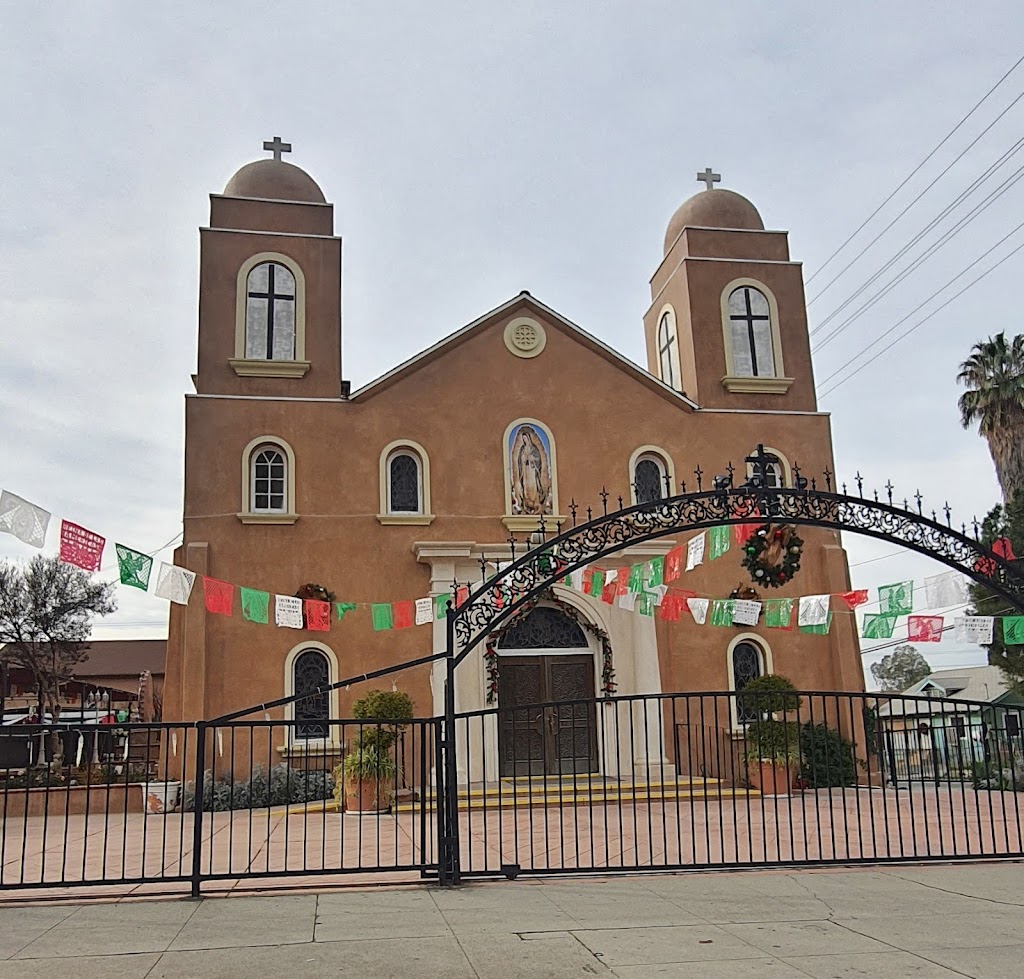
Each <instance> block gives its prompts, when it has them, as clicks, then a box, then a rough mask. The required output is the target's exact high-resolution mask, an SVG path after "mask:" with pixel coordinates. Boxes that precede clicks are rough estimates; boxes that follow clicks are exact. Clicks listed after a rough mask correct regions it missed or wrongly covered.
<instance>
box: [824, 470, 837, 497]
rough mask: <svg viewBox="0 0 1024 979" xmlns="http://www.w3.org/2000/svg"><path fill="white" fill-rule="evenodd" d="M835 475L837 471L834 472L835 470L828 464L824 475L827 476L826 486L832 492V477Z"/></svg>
mask: <svg viewBox="0 0 1024 979" xmlns="http://www.w3.org/2000/svg"><path fill="white" fill-rule="evenodd" d="M834 475H835V473H834V472H832V470H831V469H829V468H828V466H826V467H825V472H824V476H825V488H826V489H827V490H828V492H829V493H831V492H832V477H833V476H834Z"/></svg>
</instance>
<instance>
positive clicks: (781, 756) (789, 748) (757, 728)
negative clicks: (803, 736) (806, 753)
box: [743, 717, 800, 765]
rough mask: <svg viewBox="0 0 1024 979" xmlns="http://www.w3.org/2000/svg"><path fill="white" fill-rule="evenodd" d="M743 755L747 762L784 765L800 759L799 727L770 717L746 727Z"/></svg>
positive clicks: (790, 722)
mask: <svg viewBox="0 0 1024 979" xmlns="http://www.w3.org/2000/svg"><path fill="white" fill-rule="evenodd" d="M744 739H745V743H746V746H745V748H744V751H743V754H744V756H745V757H746V759H747V761H754V762H757V761H767V762H775V763H776V764H777V765H784V764H786V763H787V762H795V761H797V760H798V759H799V757H800V732H799V725H798V724H795V723H794V722H792V721H777V720H775V719H774V718H772V717H767V718H764V719H763V720H760V721H754V723H753V724H748V725H747V730H746V733H745V735H744Z"/></svg>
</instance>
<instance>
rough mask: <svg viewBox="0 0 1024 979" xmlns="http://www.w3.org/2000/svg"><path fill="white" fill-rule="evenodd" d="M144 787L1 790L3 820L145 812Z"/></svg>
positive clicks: (136, 785) (81, 786) (0, 803)
mask: <svg viewBox="0 0 1024 979" xmlns="http://www.w3.org/2000/svg"><path fill="white" fill-rule="evenodd" d="M144 789H145V785H144V784H143V783H141V782H132V783H131V784H129V785H68V786H52V787H50V788H41V789H8V790H7V791H6V792H5V791H3V789H2V787H0V820H6V819H25V818H32V817H36V816H44V815H45V816H46V817H47V818H50V819H63V818H64V817H65V816H82V815H85V813H88V814H89V815H90V816H104V815H106V814H107V813H123V812H138V813H141V812H144V811H145V807H146V800H145V794H144Z"/></svg>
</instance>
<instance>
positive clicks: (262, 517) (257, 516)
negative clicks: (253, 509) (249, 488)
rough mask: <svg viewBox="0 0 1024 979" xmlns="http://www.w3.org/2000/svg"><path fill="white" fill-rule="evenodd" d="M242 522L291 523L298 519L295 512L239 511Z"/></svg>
mask: <svg viewBox="0 0 1024 979" xmlns="http://www.w3.org/2000/svg"><path fill="white" fill-rule="evenodd" d="M237 516H238V519H239V520H241V522H242V523H254V524H293V523H295V521H296V520H298V519H299V515H298V514H297V513H239V514H238V515H237Z"/></svg>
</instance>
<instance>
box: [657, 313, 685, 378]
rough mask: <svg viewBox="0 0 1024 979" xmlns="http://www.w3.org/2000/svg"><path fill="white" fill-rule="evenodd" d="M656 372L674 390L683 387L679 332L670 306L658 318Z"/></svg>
mask: <svg viewBox="0 0 1024 979" xmlns="http://www.w3.org/2000/svg"><path fill="white" fill-rule="evenodd" d="M658 373H659V374H660V376H661V379H662V380H663V381H664V382H665V383H666V384H667V385H668V386H669V387H670V388H674V389H675V390H676V391H681V390H682V389H683V377H682V370H681V369H680V366H679V334H678V331H677V330H676V317H675V313H674V312H673V311H672V307H671V306H666V307H665V308H664V309H663V310H662V312H661V317H660V318H659V319H658Z"/></svg>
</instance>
